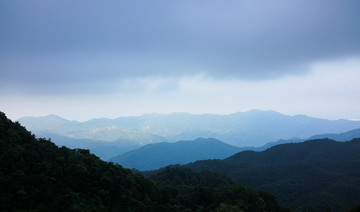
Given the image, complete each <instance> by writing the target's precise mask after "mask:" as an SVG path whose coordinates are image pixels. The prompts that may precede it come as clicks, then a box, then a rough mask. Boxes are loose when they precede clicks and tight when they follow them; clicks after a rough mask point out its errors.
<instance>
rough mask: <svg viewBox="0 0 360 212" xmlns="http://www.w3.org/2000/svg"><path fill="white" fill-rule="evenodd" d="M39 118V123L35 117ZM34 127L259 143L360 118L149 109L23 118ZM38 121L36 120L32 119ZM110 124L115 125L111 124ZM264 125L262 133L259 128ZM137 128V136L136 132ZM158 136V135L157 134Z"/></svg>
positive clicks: (335, 128) (337, 127)
mask: <svg viewBox="0 0 360 212" xmlns="http://www.w3.org/2000/svg"><path fill="white" fill-rule="evenodd" d="M37 121H38V123H36V122H37ZM19 122H20V123H22V124H23V125H24V126H25V127H27V128H28V129H29V130H30V131H33V132H35V133H36V134H37V135H39V136H41V134H42V132H41V130H44V129H47V130H50V132H53V133H56V134H59V135H62V136H67V137H70V136H73V137H74V138H87V139H94V140H98V139H99V138H101V139H102V140H106V141H114V140H118V139H119V137H121V138H123V139H124V138H129V139H132V140H133V141H134V142H135V143H136V142H137V143H139V141H140V140H141V143H142V145H144V144H149V143H155V142H161V141H167V142H175V141H179V140H193V139H196V138H198V137H215V138H217V139H219V140H221V141H224V142H226V143H228V144H231V145H234V146H239V147H246V146H254V147H260V146H263V145H265V144H266V143H268V142H273V141H277V140H279V139H288V138H292V137H300V138H307V137H310V136H313V135H317V134H324V133H341V132H345V131H348V130H352V129H356V128H360V121H350V120H326V119H318V118H312V117H309V116H306V115H295V116H289V115H284V114H281V113H278V112H276V111H262V110H250V111H247V112H237V113H233V114H227V115H215V114H199V115H196V114H195V115H193V114H188V113H173V114H145V115H142V116H129V117H119V118H116V119H92V120H89V121H86V122H67V124H66V125H64V126H62V125H56V128H55V127H51V126H52V125H49V124H43V125H42V126H41V123H40V122H39V119H36V118H33V119H29V118H28V119H19ZM33 122H35V123H33ZM110 129H111V130H110ZM259 131H261V132H262V133H258V132H259ZM134 134H136V136H137V137H134ZM154 136H157V139H155V140H154Z"/></svg>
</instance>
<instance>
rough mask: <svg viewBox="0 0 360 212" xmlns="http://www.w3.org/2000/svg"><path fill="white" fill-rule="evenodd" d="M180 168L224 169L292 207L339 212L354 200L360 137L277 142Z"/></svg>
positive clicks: (358, 187)
mask: <svg viewBox="0 0 360 212" xmlns="http://www.w3.org/2000/svg"><path fill="white" fill-rule="evenodd" d="M185 167H188V168H191V169H193V170H198V171H199V170H211V171H215V172H218V173H221V174H225V175H227V176H230V177H232V178H233V179H235V180H237V181H238V182H241V183H243V184H245V185H247V186H251V187H254V188H258V189H263V190H265V191H268V192H270V193H273V194H274V195H276V196H277V197H278V199H279V201H281V202H283V203H285V204H287V205H288V206H290V207H291V208H293V209H296V208H300V207H304V206H309V207H311V208H315V209H317V210H319V211H324V210H326V209H327V208H330V209H332V210H335V211H345V210H348V209H349V208H350V207H352V206H354V205H355V204H356V203H358V201H359V199H360V139H353V140H351V141H348V142H336V141H333V140H329V139H320V140H310V141H305V142H303V143H290V144H282V145H277V146H274V147H272V148H270V149H267V150H265V151H263V152H253V151H244V152H240V153H237V154H235V155H233V156H231V157H229V158H226V159H225V160H207V161H197V162H194V163H190V164H188V165H186V166H185Z"/></svg>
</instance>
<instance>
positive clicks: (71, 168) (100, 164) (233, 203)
mask: <svg viewBox="0 0 360 212" xmlns="http://www.w3.org/2000/svg"><path fill="white" fill-rule="evenodd" d="M176 173H177V174H178V175H181V174H180V173H181V172H176ZM192 175H193V176H192ZM164 176H166V175H159V179H158V180H159V181H160V180H161V181H165V182H167V184H164V183H160V182H158V181H152V180H148V179H145V178H144V177H143V176H142V175H141V174H139V173H138V174H134V173H133V172H131V170H129V169H124V168H122V167H121V166H119V165H115V164H113V163H107V162H104V161H102V160H100V159H99V158H98V157H96V156H94V155H92V154H90V153H89V151H88V150H83V149H73V150H71V149H68V148H66V147H61V148H59V147H57V146H56V145H55V144H53V143H52V142H51V141H49V140H46V139H36V138H35V136H34V135H32V134H31V133H30V132H28V131H26V129H25V128H24V127H22V126H21V125H20V124H19V123H13V122H12V121H11V120H9V119H7V118H6V116H5V114H3V113H1V112H0V211H185V210H188V211H196V210H198V211H207V209H208V208H211V209H218V210H219V211H224V210H234V209H237V208H248V209H252V210H253V211H264V210H265V211H277V210H278V209H282V208H281V207H280V206H279V205H278V204H277V203H276V201H275V199H274V198H273V197H272V196H271V195H269V194H267V193H263V192H257V191H253V190H251V189H248V188H244V187H243V186H241V185H238V184H233V182H232V181H231V180H229V179H228V178H224V179H221V177H219V176H218V175H215V174H211V173H207V174H206V173H205V172H204V173H202V174H193V173H192V172H189V170H188V171H187V172H186V173H185V175H184V176H186V178H184V179H185V180H183V183H184V184H182V185H181V186H177V185H174V184H171V183H169V182H171V181H172V180H170V181H169V180H166V178H165V177H164ZM181 176H182V175H181ZM206 178H208V180H207V181H206V180H205V179H206ZM186 179H187V180H186ZM191 179H197V180H195V181H193V180H191ZM213 179H214V180H213ZM193 182H194V183H193ZM200 182H202V184H201V183H200ZM198 183H199V184H198ZM207 183H209V186H208V185H205V184H207ZM197 184H198V185H197ZM219 189H220V190H219ZM219 193H220V194H221V195H219ZM218 196H219V197H218ZM213 200H214V202H213Z"/></svg>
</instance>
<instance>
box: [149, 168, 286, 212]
mask: <svg viewBox="0 0 360 212" xmlns="http://www.w3.org/2000/svg"><path fill="white" fill-rule="evenodd" d="M153 174H154V173H153ZM150 179H152V180H154V181H155V182H162V183H165V184H166V185H167V186H170V187H172V188H175V189H176V191H178V192H177V193H176V195H175V197H176V200H177V201H179V203H180V205H182V206H185V208H187V209H191V210H193V211H197V210H200V211H288V209H286V208H284V207H281V206H279V205H278V203H277V202H276V200H275V197H274V196H272V195H270V194H269V193H266V192H261V191H255V190H253V189H250V188H246V187H244V186H242V185H240V184H238V183H236V182H235V181H233V180H231V179H230V178H228V177H225V176H222V175H219V174H216V173H213V172H209V171H202V172H194V171H192V170H191V169H188V168H183V167H179V166H169V167H166V168H163V169H161V170H158V171H156V174H154V175H152V176H150Z"/></svg>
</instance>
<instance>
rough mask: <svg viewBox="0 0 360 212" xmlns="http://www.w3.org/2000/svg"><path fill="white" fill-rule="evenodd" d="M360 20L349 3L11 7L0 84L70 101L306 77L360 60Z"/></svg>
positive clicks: (2, 9)
mask: <svg viewBox="0 0 360 212" xmlns="http://www.w3.org/2000/svg"><path fill="white" fill-rule="evenodd" d="M359 11H360V2H359V1H341V0H320V1H312V0H305V1H287V0H277V1H250V0H249V1H247V0H244V1H230V0H229V1H221V2H218V1H190V0H188V1H165V0H164V1H108V2H98V1H76V2H74V1H55V0H53V1H51V0H50V1H2V2H1V3H0V29H1V33H0V46H1V48H0V71H1V75H2V77H1V78H0V83H1V84H2V85H3V86H4V85H5V84H14V83H18V84H21V85H22V86H25V87H27V86H28V87H33V88H34V90H43V88H47V90H48V91H49V92H51V91H52V90H54V91H55V90H57V91H59V92H61V91H62V90H66V89H64V86H65V87H66V86H68V87H71V85H76V84H77V83H78V85H77V86H73V87H71V89H69V91H70V90H79V91H80V90H88V89H89V87H88V86H87V85H86V84H87V83H89V85H92V86H91V87H92V88H94V87H96V86H93V85H96V83H97V82H98V81H100V82H102V83H103V82H106V81H107V80H113V81H115V80H122V79H127V78H138V77H149V76H165V77H177V76H183V75H193V74H198V73H205V74H208V75H210V76H213V77H215V78H228V77H235V78H242V79H250V80H263V79H271V78H278V77H281V76H284V75H289V74H303V73H305V72H306V71H308V66H309V65H310V64H311V63H313V62H316V61H319V60H331V59H336V58H343V57H350V56H352V55H359V54H360V27H359V26H360V13H359ZM104 84H106V83H103V84H99V85H98V86H102V85H104ZM107 89H108V87H106V89H104V90H107Z"/></svg>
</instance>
